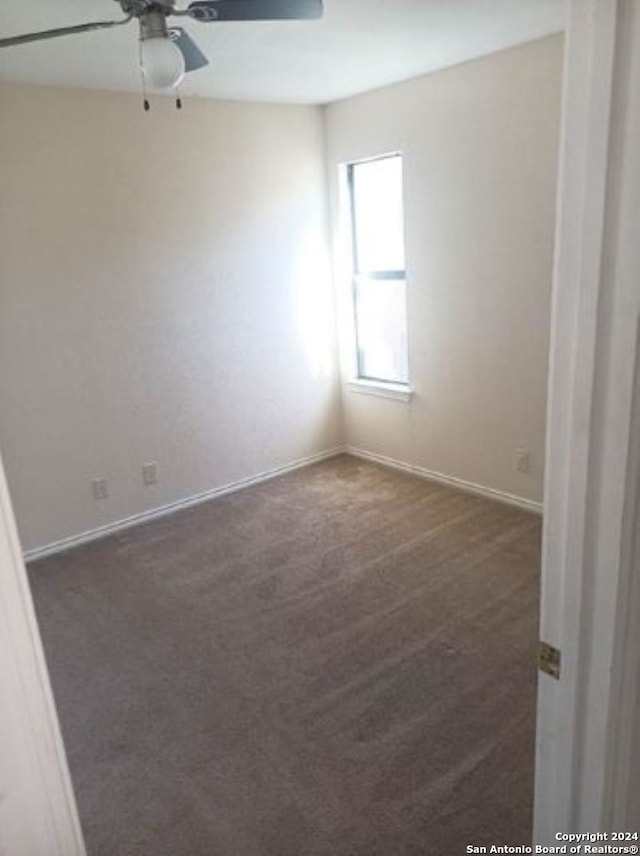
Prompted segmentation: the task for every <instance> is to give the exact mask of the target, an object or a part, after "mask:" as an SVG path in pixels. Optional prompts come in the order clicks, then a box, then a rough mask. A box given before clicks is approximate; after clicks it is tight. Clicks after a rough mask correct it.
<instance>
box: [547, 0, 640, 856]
mask: <svg viewBox="0 0 640 856" xmlns="http://www.w3.org/2000/svg"><path fill="white" fill-rule="evenodd" d="M639 11H640V10H639V8H638V4H637V3H636V0H571V2H570V4H569V8H568V12H569V20H568V28H567V45H566V54H565V76H564V109H563V130H562V140H561V147H560V174H559V186H558V209H557V213H558V220H557V231H556V255H555V269H554V288H553V307H552V324H551V328H552V329H551V350H550V373H549V396H548V417H547V455H546V478H545V522H544V529H543V566H542V589H541V621H540V634H541V639H542V640H544V641H545V642H548V643H550V644H552V645H553V646H554V647H556V648H558V649H559V650H560V652H561V672H560V678H559V680H556V679H555V678H554V677H550V676H549V675H547V674H541V675H540V678H539V688H538V718H537V743H536V785H535V808H534V840H535V843H537V844H544V845H552V844H556V845H557V844H558V840H557V839H556V837H555V836H556V834H557V833H561V832H595V831H607V830H609V829H611V828H612V824H613V823H614V822H618V823H619V822H621V819H622V818H623V817H624V814H623V813H622V812H623V810H622V806H623V804H628V803H627V796H628V794H627V791H628V783H629V779H628V772H629V771H628V770H627V773H626V774H625V772H624V766H625V762H624V757H625V753H627V754H628V752H629V749H630V747H631V746H632V745H633V740H634V723H633V717H632V716H630V711H631V710H633V709H634V705H635V701H634V699H635V692H636V690H635V688H634V687H633V686H632V683H631V681H630V676H632V675H637V673H638V667H639V666H640V659H639V656H638V648H637V647H636V648H634V647H633V645H632V642H633V638H632V636H633V634H634V633H635V629H634V626H636V627H637V622H638V619H640V608H639V606H640V604H639V603H638V593H637V591H636V589H637V585H636V586H635V588H634V587H633V586H632V578H633V575H632V569H633V567H634V566H636V567H637V565H636V562H637V555H636V557H635V559H634V555H633V550H634V546H633V536H632V532H633V529H634V526H635V520H636V518H637V514H638V495H637V473H638V460H639V458H638V448H637V445H638V444H637V438H634V435H633V430H632V428H633V425H634V419H635V420H636V423H637V421H638V417H637V415H636V416H634V413H636V414H637V412H638V408H639V407H640V396H639V381H638V375H639V374H640V370H639V367H638V362H639V361H638V351H639V344H638V343H639V339H638V317H639V309H640V252H639V242H638V238H637V235H636V234H635V232H636V229H637V222H636V216H635V212H637V210H640V175H639V172H638V165H639V163H640V161H639V159H638V158H637V156H635V152H637V151H640V127H639V119H640V107H639V105H638V98H637V97H634V96H637V95H638V94H639V93H638V67H639V64H640V22H639ZM637 737H638V733H637V731H636V732H635V739H636V740H637ZM625 776H626V778H625ZM622 828H624V827H622Z"/></svg>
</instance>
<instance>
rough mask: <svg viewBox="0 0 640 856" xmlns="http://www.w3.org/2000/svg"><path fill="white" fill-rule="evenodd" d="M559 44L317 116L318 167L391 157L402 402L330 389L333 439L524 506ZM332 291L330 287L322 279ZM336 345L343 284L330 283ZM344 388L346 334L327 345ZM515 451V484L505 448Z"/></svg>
mask: <svg viewBox="0 0 640 856" xmlns="http://www.w3.org/2000/svg"><path fill="white" fill-rule="evenodd" d="M561 77H562V37H561V36H554V37H551V38H547V39H543V40H540V41H538V42H533V43H530V44H527V45H524V46H522V47H518V48H515V49H513V50H509V51H504V52H502V53H499V54H494V55H493V56H490V57H487V58H486V59H481V60H478V61H474V62H470V63H467V64H465V65H461V66H458V67H455V68H452V69H449V70H446V71H442V72H439V73H436V74H431V75H427V76H424V77H421V78H417V79H415V80H411V81H408V82H406V83H401V84H398V85H395V86H390V87H387V88H384V89H381V90H377V91H375V92H371V93H368V94H366V95H362V96H358V97H355V98H351V99H348V100H345V101H341V102H338V103H336V104H333V105H330V106H329V107H328V108H327V110H326V134H327V152H328V168H329V173H330V176H331V177H332V185H333V208H334V223H335V226H336V228H335V234H334V244H335V246H336V247H338V248H339V246H340V240H339V229H340V219H341V218H340V214H339V211H338V208H339V205H338V193H337V178H338V164H340V163H342V162H346V161H350V160H357V159H359V158H365V157H370V156H374V155H378V154H382V153H385V152H393V151H397V150H401V151H402V152H403V154H404V180H405V216H406V255H407V275H408V314H409V367H410V373H411V382H412V385H413V388H414V391H415V392H414V397H413V400H412V401H411V403H409V404H406V403H403V402H398V401H390V400H384V399H379V398H373V397H370V396H364V395H360V394H357V393H352V392H349V391H346V390H345V393H344V405H345V419H346V431H347V439H348V441H349V443H350V444H351V445H353V446H355V447H358V448H361V449H364V450H367V451H369V452H374V453H376V454H380V455H385V456H389V457H392V458H395V459H397V460H399V461H402V462H404V463H408V464H411V465H414V466H420V467H423V468H425V469H428V470H431V471H435V472H438V473H442V474H444V475H447V476H453V477H456V478H460V479H463V480H466V481H469V482H472V483H475V484H479V485H482V486H485V487H490V488H493V489H495V490H499V491H503V492H506V493H510V494H514V495H516V496H519V497H524V498H525V499H530V500H534V501H539V500H540V499H541V497H542V478H543V454H544V431H545V401H546V381H547V351H548V335H549V313H550V289H551V269H552V253H553V234H554V206H555V187H556V158H557V147H558V127H559V113H560V100H561ZM338 279H339V280H341V277H340V276H339V277H338ZM340 289H341V315H342V328H343V331H344V329H345V328H346V326H347V325H348V322H349V319H350V300H349V299H348V297H346V291H347V289H348V284H346V283H345V282H344V281H340ZM342 338H343V371H344V373H345V374H348V370H349V359H348V354H347V353H346V351H347V349H348V336H346V335H343V337H342ZM519 447H526V448H528V449H529V450H530V452H531V470H530V472H529V473H520V472H517V471H516V469H515V465H514V457H515V450H516V449H517V448H519Z"/></svg>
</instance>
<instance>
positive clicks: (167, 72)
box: [0, 0, 324, 110]
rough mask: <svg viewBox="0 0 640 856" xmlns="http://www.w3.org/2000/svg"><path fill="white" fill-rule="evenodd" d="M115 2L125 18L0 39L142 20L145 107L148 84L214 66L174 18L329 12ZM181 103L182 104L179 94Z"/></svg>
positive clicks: (9, 43) (2, 43)
mask: <svg viewBox="0 0 640 856" xmlns="http://www.w3.org/2000/svg"><path fill="white" fill-rule="evenodd" d="M116 2H117V3H118V4H119V5H120V7H121V8H122V11H123V12H124V14H125V15H126V17H125V18H124V19H122V20H117V21H93V22H90V23H88V24H76V25H74V26H71V27H59V28H57V29H54V30H44V31H43V32H38V33H25V34H23V35H19V36H9V37H8V38H2V39H0V48H7V47H14V46H16V45H22V44H27V43H29V42H37V41H43V40H44V39H55V38H58V37H60V36H70V35H75V34H78V33H86V32H91V31H92V30H104V29H109V28H111V27H119V26H122V25H123V24H128V23H129V22H130V21H132V20H133V19H134V18H137V19H138V21H139V24H140V67H141V70H142V76H143V83H144V88H145V98H144V108H145V110H148V109H149V101H148V99H147V97H146V90H147V88H149V89H156V90H167V89H175V88H176V87H178V86H179V85H180V83H181V81H182V79H183V78H184V75H185V73H189V72H192V71H197V70H198V69H199V68H204V67H205V66H206V65H208V64H209V60H208V59H207V57H206V56H205V55H204V53H203V52H202V51H201V50H200V48H199V47H198V46H197V44H196V43H195V42H194V41H193V39H192V38H191V36H190V35H189V34H188V33H187V32H186V31H185V30H183V29H182V27H173V28H169V26H168V24H167V18H168V17H169V16H181V17H187V18H191V20H193V21H198V22H199V23H201V24H210V23H215V22H217V21H219V22H227V21H286V20H314V19H318V18H321V17H322V15H323V12H324V4H323V0H196V2H192V3H190V4H189V5H188V6H187V7H186V8H185V9H178V8H176V5H175V4H176V0H116ZM176 106H177V107H178V108H181V107H182V101H181V99H180V98H179V97H178V98H177V100H176Z"/></svg>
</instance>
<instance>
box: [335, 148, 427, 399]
mask: <svg viewBox="0 0 640 856" xmlns="http://www.w3.org/2000/svg"><path fill="white" fill-rule="evenodd" d="M391 158H400V161H401V165H402V168H403V177H404V158H403V154H402V152H399V151H396V152H388V153H386V154H382V155H375V156H373V157H369V158H362V159H360V160H355V161H349V162H348V163H347V164H345V166H346V190H347V198H348V209H349V211H348V215H349V230H350V235H349V237H350V242H349V243H350V253H351V272H350V276H351V304H352V306H351V311H352V317H353V338H354V343H353V344H354V352H355V353H354V368H355V377H354V378H353V379H352V380H351V381H350V382H349V388H350V389H352V390H353V391H366V392H369V393H371V394H376V390H379V391H380V394H385V393H388V396H389V397H391V398H396V399H399V400H409V396H410V393H411V384H410V375H409V366H408V356H409V354H408V345H407V354H406V357H407V379H406V380H391V379H389V378H380V377H374V376H371V375H368V374H365V373H364V372H363V369H362V365H361V350H360V343H359V338H358V294H357V290H358V284H359V282H362V281H372V282H375V281H376V280H378V281H387V282H388V281H395V282H402V283H404V285H405V300H404V304H405V305H404V311H405V316H406V313H407V305H406V283H407V270H406V257H405V266H404V268H403V269H401V270H373V271H362V270H360V265H359V253H358V227H357V218H356V195H355V171H356V168H357V167H359V166H361V165H362V164H368V163H375V162H377V161H383V160H390V159H391ZM403 185H404V181H403ZM403 191H404V186H403ZM403 215H404V193H403ZM402 231H403V244H404V232H405V229H404V216H403V223H402ZM403 249H404V247H403ZM360 386H361V387H362V388H363V389H362V390H360V389H358V387H360Z"/></svg>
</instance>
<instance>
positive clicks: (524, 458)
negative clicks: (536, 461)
mask: <svg viewBox="0 0 640 856" xmlns="http://www.w3.org/2000/svg"><path fill="white" fill-rule="evenodd" d="M530 468H531V453H530V452H529V450H528V449H524V448H523V449H516V469H517V470H518V472H519V473H528V472H529V469H530Z"/></svg>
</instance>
